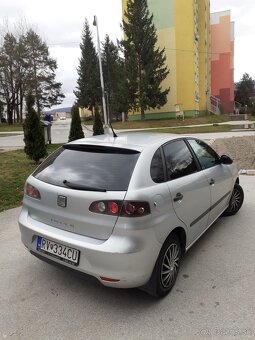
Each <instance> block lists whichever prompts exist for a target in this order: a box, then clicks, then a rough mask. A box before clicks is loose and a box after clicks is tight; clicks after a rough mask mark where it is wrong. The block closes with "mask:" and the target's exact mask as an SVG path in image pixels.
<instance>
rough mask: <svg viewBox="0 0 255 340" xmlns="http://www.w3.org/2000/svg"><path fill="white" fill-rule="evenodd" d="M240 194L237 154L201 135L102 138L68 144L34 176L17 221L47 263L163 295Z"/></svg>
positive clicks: (27, 241)
mask: <svg viewBox="0 0 255 340" xmlns="http://www.w3.org/2000/svg"><path fill="white" fill-rule="evenodd" d="M243 197H244V195H243V190H242V188H241V186H240V185H239V179H238V171H237V168H236V167H235V165H234V164H233V162H232V160H231V159H230V158H229V157H228V156H225V155H223V156H221V157H219V156H218V155H217V153H216V152H215V151H214V150H213V149H212V148H211V147H210V146H208V145H207V144H206V143H204V142H203V141H201V140H198V139H196V138H191V137H190V138H189V137H180V136H172V135H167V134H152V133H120V134H119V136H118V137H117V138H114V137H112V136H110V135H102V136H97V137H92V138H86V139H80V140H77V141H74V142H71V143H68V144H65V145H63V146H62V147H61V148H59V149H58V150H57V151H56V152H55V153H53V154H52V155H50V156H49V157H48V158H47V159H46V160H45V161H44V162H43V163H42V164H41V165H40V166H39V167H38V168H37V169H36V170H35V172H34V173H33V174H32V175H31V176H29V177H28V179H27V182H26V184H25V194H24V200H23V207H22V211H21V214H20V217H19V226H20V231H21V238H22V241H23V243H24V245H25V246H26V247H27V249H28V250H29V251H30V252H31V253H32V254H33V255H36V256H38V257H39V258H41V259H43V260H46V261H48V262H54V263H57V264H61V265H63V266H66V267H70V268H73V269H76V270H78V271H80V272H83V273H86V274H89V275H91V276H93V277H94V278H96V279H97V280H98V281H100V282H101V283H102V284H104V285H106V286H110V287H116V288H131V287H141V288H143V289H145V290H146V291H148V292H149V293H151V294H153V295H156V296H165V295H166V294H167V293H168V292H169V291H170V290H171V288H172V287H173V285H174V283H175V280H176V277H177V275H178V271H179V267H180V261H181V257H182V255H183V254H184V253H185V251H187V250H188V249H189V248H190V247H191V246H192V245H193V244H194V243H195V242H196V241H197V240H198V238H199V237H200V236H201V235H202V234H203V233H204V232H205V231H206V230H207V229H208V228H209V227H210V225H212V224H213V222H214V221H215V220H216V219H217V218H218V217H219V216H221V215H222V214H224V215H233V214H235V213H236V212H237V211H238V210H239V209H240V207H241V206H242V203H243Z"/></svg>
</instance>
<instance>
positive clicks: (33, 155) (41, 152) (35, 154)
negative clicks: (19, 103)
mask: <svg viewBox="0 0 255 340" xmlns="http://www.w3.org/2000/svg"><path fill="white" fill-rule="evenodd" d="M34 103H35V100H34V97H33V95H32V94H31V93H29V94H28V95H27V97H26V106H27V116H26V119H25V121H24V124H23V130H24V142H25V148H24V151H25V153H26V154H27V156H28V157H29V158H30V159H32V160H33V161H35V162H36V163H38V162H39V160H40V158H43V157H45V156H46V155H47V149H46V145H45V140H44V133H43V128H42V127H41V123H40V120H39V116H38V115H37V113H36V111H35V109H34Z"/></svg>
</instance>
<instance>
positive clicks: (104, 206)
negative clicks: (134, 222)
mask: <svg viewBox="0 0 255 340" xmlns="http://www.w3.org/2000/svg"><path fill="white" fill-rule="evenodd" d="M89 211H91V212H94V213H97V214H105V215H114V216H122V217H142V216H146V215H149V214H150V213H151V210H150V205H149V203H148V202H141V201H117V200H116V201H96V202H93V203H91V205H90V207H89Z"/></svg>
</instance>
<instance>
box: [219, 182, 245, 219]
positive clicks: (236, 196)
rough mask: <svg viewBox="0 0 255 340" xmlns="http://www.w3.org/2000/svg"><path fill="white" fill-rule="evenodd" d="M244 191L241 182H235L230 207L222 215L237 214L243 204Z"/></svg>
mask: <svg viewBox="0 0 255 340" xmlns="http://www.w3.org/2000/svg"><path fill="white" fill-rule="evenodd" d="M243 200H244V192H243V189H242V187H241V186H240V185H239V184H235V186H234V189H233V192H232V195H231V198H230V201H229V206H228V208H227V209H226V210H225V211H224V213H223V214H222V216H233V215H235V214H236V213H237V212H238V211H239V210H240V208H241V206H242V205H243Z"/></svg>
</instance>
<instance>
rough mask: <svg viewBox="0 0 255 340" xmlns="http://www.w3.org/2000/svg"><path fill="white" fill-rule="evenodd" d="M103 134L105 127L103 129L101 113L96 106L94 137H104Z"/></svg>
mask: <svg viewBox="0 0 255 340" xmlns="http://www.w3.org/2000/svg"><path fill="white" fill-rule="evenodd" d="M103 134H104V127H103V123H102V119H101V116H100V113H99V108H98V106H97V105H96V107H95V117H94V124H93V136H97V135H103Z"/></svg>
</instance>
